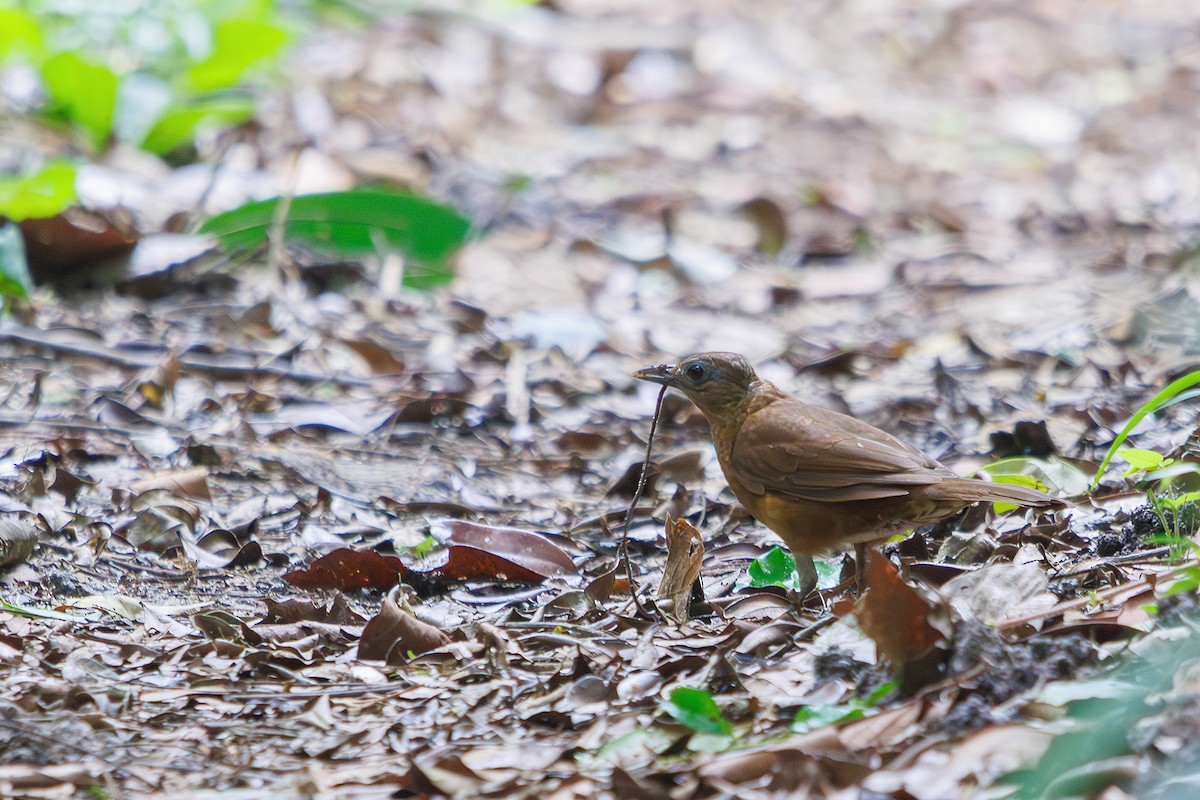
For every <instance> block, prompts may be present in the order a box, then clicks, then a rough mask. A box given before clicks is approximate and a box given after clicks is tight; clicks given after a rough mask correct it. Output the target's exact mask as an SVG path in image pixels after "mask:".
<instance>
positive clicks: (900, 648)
mask: <svg viewBox="0 0 1200 800" xmlns="http://www.w3.org/2000/svg"><path fill="white" fill-rule="evenodd" d="M864 579H865V583H866V585H867V591H866V593H865V594H864V595H863V596H862V598H861V599H860V600H859V601H858V603H857V604H856V605H855V608H854V613H855V614H856V615H857V616H858V622H859V624H860V625H861V626H862V629H863V631H864V632H865V633H866V634H867V635H868V636H870V637H871V639H872V640H874V642H875V647H876V648H878V650H879V652H880V654H881V655H883V656H884V657H885V658H887V660H888V661H890V662H891V663H892V664H893V665H894V666H896V667H902V666H903V665H905V664H907V663H908V662H910V661H912V660H914V659H915V658H917V657H918V656H920V655H922V654H923V653H925V652H927V651H928V650H929V649H930V648H932V647H934V646H935V645H937V644H939V643H941V642H942V641H944V640H945V638H946V635H945V634H944V633H943V632H942V631H941V630H939V629H938V627H935V626H934V624H933V622H932V620H931V615H932V614H933V612H934V611H935V610H937V611H943V612H944V607H943V606H941V605H935V604H934V603H933V602H932V601H930V600H929V599H927V598H926V597H925V596H924V595H923V594H922V593H921V592H919V591H917V590H916V589H914V588H913V587H911V586H909V585H908V584H906V583H905V582H904V581H903V580H901V579H900V573H899V572H897V571H896V568H895V567H893V566H892V562H890V561H888V560H887V559H886V558H884V557H883V556H882V555H880V554H879V553H878V552H877V551H875V550H871V551H869V552H868V554H867V569H866V574H865V575H864Z"/></svg>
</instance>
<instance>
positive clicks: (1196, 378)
mask: <svg viewBox="0 0 1200 800" xmlns="http://www.w3.org/2000/svg"><path fill="white" fill-rule="evenodd" d="M1198 383H1200V370H1196V371H1195V372H1189V373H1188V374H1187V375H1184V376H1183V377H1182V378H1177V379H1176V380H1173V381H1171V382H1170V383H1169V384H1167V386H1166V388H1164V389H1163V390H1162V391H1161V392H1159V393H1158V394H1156V395H1154V397H1151V398H1150V399H1149V400H1148V401H1147V402H1146V404H1145V405H1143V406H1142V407H1141V408H1139V409H1138V410H1137V412H1136V413H1134V415H1133V416H1132V417H1130V418H1129V422H1126V423H1125V427H1124V428H1121V432H1120V433H1118V434H1117V438H1116V439H1113V443H1112V444H1111V445H1109V447H1108V452H1107V453H1105V454H1104V460H1103V461H1101V462H1100V468H1099V469H1098V470H1096V477H1095V478H1094V479H1093V480H1092V484H1091V486H1090V487H1088V491H1095V490H1096V487H1097V486H1099V485H1100V479H1101V478H1102V477H1103V476H1104V470H1106V469H1108V465H1109V463H1110V462H1111V461H1112V460H1113V456H1115V455H1116V454H1117V450H1119V449H1121V445H1122V444H1124V443H1125V440H1126V439H1128V438H1129V434H1130V432H1132V431H1133V429H1134V428H1136V427H1137V424H1138V423H1139V422H1141V421H1142V419H1144V418H1145V417H1146V415H1147V414H1153V413H1154V412H1155V411H1157V410H1159V409H1160V408H1162V407H1163V406H1165V405H1167V404H1168V403H1169V402H1171V401H1172V400H1174V399H1175V397H1176V396H1178V395H1180V394H1182V393H1183V392H1185V391H1187V390H1188V389H1191V388H1192V387H1193V386H1195V385H1196V384H1198Z"/></svg>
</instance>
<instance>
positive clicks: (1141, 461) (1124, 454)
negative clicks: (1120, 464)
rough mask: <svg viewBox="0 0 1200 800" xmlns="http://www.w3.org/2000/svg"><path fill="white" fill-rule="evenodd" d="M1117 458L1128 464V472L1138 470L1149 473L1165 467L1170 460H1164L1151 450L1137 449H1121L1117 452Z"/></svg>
mask: <svg viewBox="0 0 1200 800" xmlns="http://www.w3.org/2000/svg"><path fill="white" fill-rule="evenodd" d="M1117 458H1121V459H1124V460H1125V461H1126V462H1127V463H1128V464H1129V467H1130V469H1129V471H1128V472H1126V473H1125V474H1126V475H1129V473H1130V472H1137V471H1138V470H1144V471H1147V472H1148V471H1150V470H1152V469H1158V468H1159V467H1162V466H1166V464H1167V462H1168V461H1169V460H1170V459H1167V458H1164V457H1163V456H1162V454H1161V453H1156V452H1154V451H1153V450H1142V449H1140V448H1137V447H1122V448H1121V449H1120V450H1118V451H1117Z"/></svg>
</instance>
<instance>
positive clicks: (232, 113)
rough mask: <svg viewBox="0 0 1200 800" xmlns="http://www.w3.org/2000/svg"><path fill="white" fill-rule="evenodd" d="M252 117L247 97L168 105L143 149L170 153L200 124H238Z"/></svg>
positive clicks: (184, 142) (192, 135) (148, 134)
mask: <svg viewBox="0 0 1200 800" xmlns="http://www.w3.org/2000/svg"><path fill="white" fill-rule="evenodd" d="M253 116H254V101H253V100H252V99H251V98H249V97H222V98H217V99H206V100H199V101H196V102H194V103H190V104H188V105H186V106H178V107H176V108H171V109H168V110H167V111H166V112H165V113H164V114H163V115H162V116H161V117H159V119H158V121H157V122H155V123H154V126H153V127H152V128H150V131H149V132H148V133H147V134H146V137H145V138H144V139H143V140H142V149H143V150H146V151H148V152H151V153H155V154H157V155H162V154H164V153H169V152H171V151H172V150H174V149H175V148H176V147H179V146H180V145H184V144H187V143H188V142H190V141H191V140H192V139H193V137H194V136H195V134H196V130H197V129H198V128H199V127H200V126H201V125H204V124H213V125H219V126H230V125H237V124H239V123H242V122H245V121H246V120H248V119H250V118H251V117H253Z"/></svg>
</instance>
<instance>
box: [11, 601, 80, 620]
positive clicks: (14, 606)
mask: <svg viewBox="0 0 1200 800" xmlns="http://www.w3.org/2000/svg"><path fill="white" fill-rule="evenodd" d="M0 609H2V610H4V611H7V612H9V613H10V614H17V615H19V616H22V617H34V618H39V619H56V620H58V621H60V622H87V620H86V619H85V618H83V617H74V616H71V615H70V614H64V613H62V612H61V611H55V610H54V609H52V608H38V607H37V606H26V605H20V604H18V603H10V602H8V601H7V600H0Z"/></svg>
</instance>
